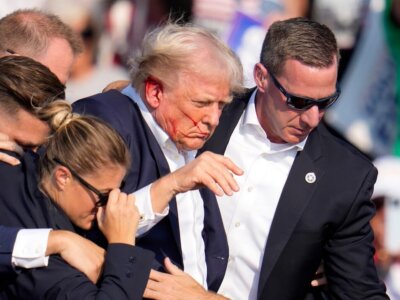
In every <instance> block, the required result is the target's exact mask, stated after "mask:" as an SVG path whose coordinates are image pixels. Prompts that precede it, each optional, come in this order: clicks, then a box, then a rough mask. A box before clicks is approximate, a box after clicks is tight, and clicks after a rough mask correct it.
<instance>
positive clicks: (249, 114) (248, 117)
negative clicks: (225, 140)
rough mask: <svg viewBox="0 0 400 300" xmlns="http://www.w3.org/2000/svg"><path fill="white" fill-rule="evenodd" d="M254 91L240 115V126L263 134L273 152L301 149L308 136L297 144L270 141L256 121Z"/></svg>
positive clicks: (255, 91)
mask: <svg viewBox="0 0 400 300" xmlns="http://www.w3.org/2000/svg"><path fill="white" fill-rule="evenodd" d="M256 93H257V89H255V90H254V92H253V93H252V94H251V97H250V100H249V103H248V104H247V107H246V110H245V111H244V114H243V116H242V123H241V125H240V126H241V127H242V128H243V129H245V128H246V127H251V128H253V130H256V131H257V134H259V135H263V136H264V137H265V138H266V140H267V144H268V145H269V147H270V149H271V151H273V152H281V151H286V150H290V149H293V148H295V149H296V150H297V151H302V150H303V149H304V146H305V144H306V142H307V139H308V136H307V137H306V138H305V139H304V140H303V141H301V142H300V143H297V144H276V143H272V142H271V141H270V140H269V139H268V136H267V134H266V133H265V131H264V129H263V128H262V127H261V125H260V122H259V121H258V117H257V113H256V102H255V99H256Z"/></svg>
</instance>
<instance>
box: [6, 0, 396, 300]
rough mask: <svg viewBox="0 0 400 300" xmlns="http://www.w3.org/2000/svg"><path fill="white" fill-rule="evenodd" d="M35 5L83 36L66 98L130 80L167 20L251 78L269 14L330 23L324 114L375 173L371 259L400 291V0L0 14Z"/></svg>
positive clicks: (108, 5)
mask: <svg viewBox="0 0 400 300" xmlns="http://www.w3.org/2000/svg"><path fill="white" fill-rule="evenodd" d="M31 7H37V8H40V9H44V10H48V11H50V12H52V13H54V14H57V15H59V16H60V17H61V19H62V20H63V21H64V22H65V23H67V24H68V25H70V26H71V27H72V28H73V29H74V30H76V31H77V32H79V33H80V35H81V37H82V38H83V41H84V46H85V50H84V53H83V54H82V55H81V56H80V57H79V59H78V60H77V61H76V64H75V66H74V68H73V70H72V73H71V78H70V80H69V81H68V83H67V85H66V86H67V89H66V99H67V100H68V101H69V102H73V101H74V100H77V99H80V98H83V97H86V96H89V95H92V94H95V93H98V92H101V91H102V89H103V88H104V87H105V86H106V85H107V84H108V83H110V82H112V81H115V80H124V79H125V80H126V79H128V78H129V74H128V71H127V70H128V66H129V57H130V56H131V55H132V53H134V51H136V48H137V46H138V45H139V44H140V43H141V41H142V38H143V36H144V34H145V32H146V31H148V30H149V29H151V28H154V27H155V26H157V25H159V24H161V23H163V22H165V21H167V20H168V19H179V21H180V22H189V21H191V22H194V23H198V24H201V25H203V26H205V27H207V28H210V29H212V30H213V31H215V32H216V33H217V34H218V35H219V36H220V37H222V38H223V39H224V40H225V41H227V42H228V43H229V45H230V46H231V47H232V48H233V49H234V50H235V51H236V52H237V53H238V55H239V56H240V58H241V60H242V63H243V66H244V70H245V78H246V85H248V86H252V85H253V82H252V81H251V79H250V78H251V77H252V76H251V74H252V66H253V65H254V63H256V62H257V61H258V60H259V57H257V56H258V54H259V53H260V49H261V43H262V40H263V38H264V35H265V32H266V31H267V30H268V26H269V25H270V24H271V23H273V22H274V21H275V20H280V19H284V18H289V17H294V16H306V17H309V18H312V19H314V20H317V21H319V22H321V23H324V24H326V25H328V26H329V27H330V28H331V29H332V30H333V32H334V33H335V35H336V38H337V40H338V43H339V46H340V48H341V63H340V70H339V82H340V87H341V90H342V95H341V98H340V101H339V102H338V103H337V104H335V106H333V107H332V109H330V110H329V111H328V112H327V114H326V118H325V122H326V124H327V125H328V127H329V128H330V129H331V130H332V131H333V132H334V133H335V134H337V135H340V136H342V137H344V138H346V139H347V140H349V141H350V142H351V143H353V144H354V145H355V146H357V147H358V148H359V149H360V150H361V151H362V152H364V153H365V154H366V155H367V156H368V157H370V158H371V159H372V160H374V161H375V164H376V166H377V168H378V170H379V172H380V173H379V175H378V181H377V184H376V187H375V194H374V199H373V200H374V201H375V202H376V207H377V215H376V217H375V218H374V220H373V222H372V226H373V228H374V230H375V246H376V263H377V265H378V268H379V271H380V275H381V277H382V278H383V279H384V280H385V281H386V284H387V287H388V293H389V295H391V298H392V299H400V238H396V236H399V237H400V203H399V200H398V199H400V189H399V188H398V186H399V184H398V182H399V180H400V166H399V165H400V162H399V161H400V159H399V158H398V156H399V155H400V133H399V128H400V125H399V124H400V111H399V109H398V107H399V105H400V103H399V99H400V96H399V95H400V90H399V89H400V79H399V78H400V76H397V74H398V72H399V70H400V69H399V66H400V61H399V58H400V48H399V46H400V27H399V26H400V1H398V0H346V1H345V0H340V1H339V0H337V1H329V0H301V1H300V0H270V1H267V0H175V1H174V0H136V1H133V0H132V1H129V0H114V1H112V0H57V1H54V0H53V1H50V0H35V1H33V0H29V1H28V0H19V1H17V0H13V1H1V2H0V18H1V17H3V16H4V15H6V14H7V13H9V12H11V11H14V10H15V9H19V8H31ZM396 219H397V221H396Z"/></svg>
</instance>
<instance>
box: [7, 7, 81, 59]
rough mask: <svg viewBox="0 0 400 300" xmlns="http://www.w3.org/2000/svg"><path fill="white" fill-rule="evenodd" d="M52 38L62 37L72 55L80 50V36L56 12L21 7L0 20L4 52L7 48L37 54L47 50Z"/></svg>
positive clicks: (17, 51)
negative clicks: (54, 13)
mask: <svg viewBox="0 0 400 300" xmlns="http://www.w3.org/2000/svg"><path fill="white" fill-rule="evenodd" d="M52 38H60V39H65V40H66V41H67V42H68V44H69V45H70V47H71V49H72V53H73V54H74V56H77V55H78V54H80V53H81V52H82V51H83V44H82V40H81V38H80V36H79V35H78V34H77V33H75V32H74V31H73V30H72V29H71V28H70V27H69V26H68V25H66V24H64V23H63V22H62V21H61V20H60V18H59V17H57V16H56V15H53V14H49V13H46V12H43V11H40V10H37V9H22V10H16V11H14V12H12V13H10V14H8V15H6V16H5V17H3V18H1V19H0V51H2V52H3V53H5V52H7V51H8V49H10V50H12V51H14V52H16V53H18V54H21V55H25V56H29V57H37V56H39V55H41V54H42V53H44V52H45V51H46V50H47V47H48V44H49V41H50V39H52ZM2 55H3V54H0V56H2Z"/></svg>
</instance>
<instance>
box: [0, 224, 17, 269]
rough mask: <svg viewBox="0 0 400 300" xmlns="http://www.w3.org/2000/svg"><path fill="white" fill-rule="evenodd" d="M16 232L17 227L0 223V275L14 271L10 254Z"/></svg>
mask: <svg viewBox="0 0 400 300" xmlns="http://www.w3.org/2000/svg"><path fill="white" fill-rule="evenodd" d="M17 233H18V228H11V227H5V226H1V225H0V277H1V276H2V275H7V274H13V273H14V272H15V271H14V268H13V267H12V266H11V255H12V251H13V248H14V243H15V239H16V237H17Z"/></svg>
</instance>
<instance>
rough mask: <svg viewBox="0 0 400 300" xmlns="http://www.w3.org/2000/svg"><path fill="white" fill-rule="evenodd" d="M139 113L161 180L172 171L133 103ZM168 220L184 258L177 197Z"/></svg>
mask: <svg viewBox="0 0 400 300" xmlns="http://www.w3.org/2000/svg"><path fill="white" fill-rule="evenodd" d="M132 103H133V104H134V106H135V109H136V111H137V114H138V116H139V117H140V119H141V123H142V124H143V127H144V130H145V135H146V139H147V142H148V144H149V148H150V152H151V154H152V156H153V159H154V162H155V164H156V165H157V169H158V172H159V178H160V177H162V176H165V175H167V174H169V173H170V172H171V171H170V169H169V166H168V162H167V159H166V158H165V155H164V153H163V152H162V150H161V147H160V145H159V144H158V142H157V140H156V138H155V136H154V135H153V133H152V132H151V129H150V128H149V126H148V125H147V123H146V121H145V119H144V118H143V116H142V114H141V112H140V109H139V106H138V105H137V104H136V103H134V102H133V101H132ZM168 219H169V221H170V224H171V228H172V234H173V236H174V239H175V243H176V244H177V245H178V249H179V251H180V255H181V257H182V248H181V239H180V232H179V221H178V207H177V204H176V199H175V197H174V198H173V199H172V200H171V201H170V202H169V213H168Z"/></svg>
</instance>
